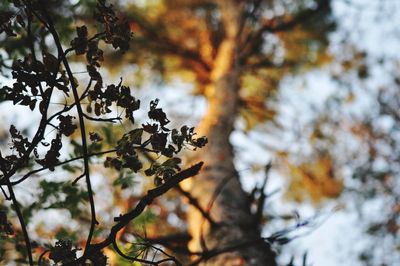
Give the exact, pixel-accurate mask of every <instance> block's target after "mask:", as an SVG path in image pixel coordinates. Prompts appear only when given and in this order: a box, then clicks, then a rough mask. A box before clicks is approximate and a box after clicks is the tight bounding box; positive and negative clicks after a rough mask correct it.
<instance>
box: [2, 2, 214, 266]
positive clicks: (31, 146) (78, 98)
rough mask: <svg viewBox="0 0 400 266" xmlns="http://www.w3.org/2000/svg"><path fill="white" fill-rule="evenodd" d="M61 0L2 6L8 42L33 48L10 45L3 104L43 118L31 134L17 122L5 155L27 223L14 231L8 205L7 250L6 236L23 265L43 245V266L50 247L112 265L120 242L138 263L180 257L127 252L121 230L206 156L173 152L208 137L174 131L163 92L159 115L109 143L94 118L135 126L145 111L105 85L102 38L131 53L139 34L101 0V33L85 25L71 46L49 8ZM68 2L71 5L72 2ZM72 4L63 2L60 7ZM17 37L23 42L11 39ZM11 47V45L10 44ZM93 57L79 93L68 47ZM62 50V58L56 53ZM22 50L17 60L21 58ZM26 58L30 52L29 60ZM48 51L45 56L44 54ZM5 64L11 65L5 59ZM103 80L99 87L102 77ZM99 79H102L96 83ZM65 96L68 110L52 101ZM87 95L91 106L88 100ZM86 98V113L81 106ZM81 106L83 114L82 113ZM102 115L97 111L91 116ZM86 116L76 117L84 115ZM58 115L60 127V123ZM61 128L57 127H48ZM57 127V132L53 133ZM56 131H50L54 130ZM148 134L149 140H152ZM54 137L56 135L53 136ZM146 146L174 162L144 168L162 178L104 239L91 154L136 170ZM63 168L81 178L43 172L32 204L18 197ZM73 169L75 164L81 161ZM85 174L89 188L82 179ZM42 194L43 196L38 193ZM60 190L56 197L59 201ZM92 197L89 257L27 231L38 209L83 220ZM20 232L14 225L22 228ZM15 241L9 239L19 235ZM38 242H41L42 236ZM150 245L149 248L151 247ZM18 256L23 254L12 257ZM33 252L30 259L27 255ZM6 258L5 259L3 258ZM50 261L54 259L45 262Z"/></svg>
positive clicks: (73, 260)
mask: <svg viewBox="0 0 400 266" xmlns="http://www.w3.org/2000/svg"><path fill="white" fill-rule="evenodd" d="M57 4H60V2H58V3H57V2H53V3H51V4H50V6H48V5H46V4H45V3H44V2H42V1H27V2H24V1H13V3H10V4H8V5H6V9H5V11H2V12H1V33H3V32H4V33H5V34H6V36H7V37H6V38H7V40H8V39H10V41H11V42H13V41H14V45H15V41H16V43H18V42H19V41H21V40H18V37H19V38H20V39H22V43H24V44H26V47H20V48H21V49H20V50H16V49H13V48H12V47H7V44H9V43H7V40H6V41H4V42H5V43H6V45H5V47H6V52H8V56H10V57H11V59H12V66H10V69H11V74H12V79H13V84H12V86H7V85H6V86H3V87H2V88H1V91H0V92H1V94H0V95H1V99H2V101H5V102H7V101H9V102H12V103H13V104H14V105H17V104H18V105H21V106H26V107H29V109H30V110H31V111H32V112H37V113H38V114H39V115H40V122H39V124H38V126H37V129H36V130H35V131H34V132H33V134H32V136H29V133H24V132H21V131H20V130H18V129H17V127H16V126H15V125H14V124H12V125H11V126H10V129H9V134H10V138H11V144H10V149H11V153H8V154H4V155H3V153H0V170H1V172H2V173H1V176H0V177H1V188H2V192H3V196H4V200H6V201H10V202H11V204H12V207H13V209H14V212H15V214H16V216H17V219H18V221H19V224H20V227H19V228H18V229H14V225H13V224H12V223H11V222H10V221H9V218H8V215H9V214H8V213H7V209H3V208H2V210H1V212H0V218H1V220H0V222H1V223H0V228H1V235H2V241H1V245H2V246H1V252H2V257H3V256H4V255H5V254H4V253H5V251H6V250H5V246H7V242H11V243H13V244H14V246H15V249H16V250H17V249H19V248H18V247H23V249H22V250H18V251H19V252H20V253H21V255H22V256H21V257H20V258H17V259H15V261H17V262H21V263H25V262H28V263H29V265H34V264H35V261H34V257H33V249H34V248H36V247H37V246H38V245H39V250H40V248H45V250H43V251H42V253H41V254H39V255H37V256H36V258H35V260H36V259H37V260H38V264H43V263H45V262H43V261H44V255H45V254H46V253H49V255H48V258H49V259H50V260H51V261H52V262H53V263H54V265H59V264H60V263H61V264H62V265H87V263H90V264H91V265H106V263H107V257H106V256H105V255H104V253H103V249H104V248H106V247H108V246H112V247H113V249H114V250H115V251H116V252H117V253H119V254H120V255H121V256H122V257H125V258H127V259H128V260H131V261H139V262H142V263H149V264H153V265H158V264H160V263H163V262H168V261H174V262H175V263H176V264H179V262H178V261H176V259H175V258H174V257H171V256H169V255H167V254H166V253H163V254H165V255H166V256H167V257H166V258H162V259H160V260H159V261H154V260H147V259H140V258H138V257H130V256H128V255H126V254H125V253H124V252H123V251H121V250H120V248H119V247H118V244H117V239H116V238H117V236H116V235H117V233H118V232H119V231H121V229H123V228H124V227H126V225H128V224H129V223H130V222H131V221H132V220H134V219H135V218H137V217H138V216H139V215H140V214H142V213H143V211H144V210H145V208H146V207H147V205H150V204H151V202H152V201H153V200H154V199H155V198H157V197H159V196H161V195H162V194H164V193H166V192H167V191H168V190H170V189H171V188H173V187H174V186H176V185H177V184H178V183H179V182H181V181H182V180H184V179H186V178H189V177H191V176H193V175H196V174H197V173H198V171H199V170H200V168H201V166H202V162H199V163H197V164H194V165H193V166H192V167H190V168H188V169H185V170H183V171H181V169H180V167H179V164H180V159H179V158H177V157H174V154H177V153H178V152H179V151H180V150H181V149H182V147H183V146H188V145H189V146H191V147H196V148H201V147H202V146H204V145H205V144H206V142H207V140H206V138H205V137H199V138H195V137H194V134H195V133H194V131H193V128H187V127H186V130H184V129H183V128H182V129H181V130H180V132H178V130H176V129H173V130H172V131H171V130H170V129H168V128H167V127H166V126H167V124H168V122H169V120H168V118H167V117H166V114H165V113H164V112H163V110H162V109H161V108H159V107H157V105H158V99H157V100H154V101H152V102H151V103H150V110H149V112H148V117H149V119H151V120H152V121H153V122H152V123H151V124H143V125H142V126H141V127H138V126H136V127H134V128H133V129H132V130H129V131H128V132H126V133H125V134H123V135H122V137H121V138H120V139H119V140H117V141H116V140H115V139H114V138H110V136H108V144H109V145H113V147H114V148H113V149H109V150H104V149H102V148H103V147H104V146H103V144H102V141H103V138H102V137H101V136H100V134H99V133H98V132H95V131H93V132H87V130H88V129H89V127H88V126H87V125H86V123H87V122H88V121H96V122H101V123H114V122H115V121H118V120H122V119H123V118H122V117H121V116H122V114H119V115H118V116H117V117H107V114H110V113H112V108H115V107H118V108H121V109H123V111H124V112H123V114H124V118H125V119H126V120H127V121H129V122H128V125H129V124H130V125H131V126H132V125H133V124H134V114H133V113H134V112H135V111H136V110H137V109H139V106H140V101H139V100H137V99H135V97H133V96H132V95H131V92H130V89H129V87H127V86H124V85H122V80H121V82H120V83H119V84H117V85H114V84H110V85H107V86H105V85H104V83H103V79H102V76H101V74H100V73H99V71H98V69H99V68H100V64H101V62H102V61H103V51H102V50H101V49H100V48H99V43H100V42H101V41H102V42H104V43H106V44H109V45H112V46H113V48H115V49H119V50H121V51H126V50H127V49H128V48H129V41H130V39H131V32H130V29H129V26H128V24H127V23H126V21H124V20H121V19H120V18H118V17H117V16H116V15H115V12H114V10H113V9H112V7H111V6H109V5H107V4H106V3H105V2H104V1H99V2H98V3H97V4H96V6H95V12H94V19H95V20H96V21H97V23H98V27H99V28H98V29H99V30H98V31H97V32H95V33H94V34H93V35H89V32H88V29H87V27H86V26H80V27H77V28H76V34H77V35H76V37H75V38H74V39H73V40H72V41H71V43H70V47H69V48H67V49H65V48H64V47H63V46H62V42H61V39H60V33H61V31H60V30H59V29H57V26H58V25H59V24H58V23H60V22H62V21H57V23H56V22H55V21H56V20H57V12H55V13H51V12H50V11H51V10H54V9H55V8H56V7H57V8H59V7H60V6H58V5H57ZM67 7H68V5H67V6H66V8H67ZM63 8H64V6H63V5H61V11H66V10H68V9H65V10H63ZM13 37H17V40H15V39H13ZM48 38H51V40H52V43H51V45H48V44H47V43H46V40H47V39H48ZM7 48H8V49H7ZM72 52H74V53H75V55H77V56H80V55H85V56H86V64H87V73H88V75H89V81H88V83H87V85H86V87H85V89H83V91H80V89H81V88H80V87H79V86H80V85H79V83H78V80H77V79H76V78H75V77H74V73H73V70H72V68H71V62H70V61H69V58H68V57H69V54H70V53H72ZM53 53H55V55H54V54H53ZM15 55H17V56H18V57H16V58H13V56H15ZM21 57H22V58H21ZM40 57H42V59H39V58H40ZM3 63H4V65H3V66H6V67H7V66H8V65H7V63H8V62H7V61H4V62H3ZM94 83H95V84H94ZM93 84H94V85H93ZM57 98H61V99H64V102H63V104H62V105H61V108H54V107H53V106H51V103H52V101H53V100H54V99H57ZM85 101H88V103H85ZM83 104H86V106H87V107H86V110H84V109H83V107H82V106H83ZM74 109H75V110H76V113H75V114H74ZM93 112H94V116H92V115H91V113H93ZM76 117H77V120H78V122H77V123H75V122H74V120H75V119H76ZM57 121H58V124H57V125H55V124H56V123H57ZM50 126H51V127H52V128H53V130H49V127H50ZM52 131H55V133H53V134H52ZM75 131H79V135H80V142H79V143H78V142H73V141H71V144H72V145H74V151H73V152H72V156H70V158H68V159H66V160H64V161H63V160H61V158H62V155H61V153H62V152H63V151H62V147H63V145H64V143H63V142H65V139H66V137H70V136H71V135H73V134H74V132H75ZM49 135H50V136H49ZM146 137H147V139H146V140H145V138H146ZM47 141H49V142H47ZM138 151H142V152H144V153H150V152H154V153H157V154H162V155H163V156H164V157H165V158H167V159H166V160H164V162H162V163H158V164H156V163H154V164H152V165H151V167H150V168H149V169H147V170H146V171H145V173H146V175H148V176H154V182H155V184H156V186H157V187H156V188H153V189H151V190H149V191H148V192H147V194H146V195H145V196H143V197H142V198H141V199H140V200H139V201H138V203H137V205H136V207H133V208H132V207H131V208H130V210H129V211H127V212H126V213H123V214H120V215H119V216H118V217H115V218H114V221H115V223H114V225H113V226H112V227H111V228H110V229H109V230H107V231H108V233H107V235H106V237H104V238H103V240H102V241H96V242H95V243H94V242H93V239H94V238H95V237H96V233H98V232H99V231H98V230H96V226H97V225H98V224H99V222H98V220H97V219H98V216H97V214H96V202H95V196H94V194H95V192H96V191H94V190H93V185H92V179H91V173H92V171H91V168H90V165H91V164H92V160H93V157H97V156H101V155H105V154H107V155H111V154H114V155H113V156H108V157H106V159H105V161H104V166H105V167H106V168H114V169H116V170H118V171H121V172H122V171H123V170H124V169H125V170H130V171H132V172H137V171H139V170H140V169H142V167H143V164H142V163H141V161H140V160H139V157H138ZM75 161H81V163H82V165H83V166H82V165H80V166H73V165H72V162H75ZM38 166H40V167H38ZM61 166H64V167H65V170H67V171H69V172H72V173H76V172H78V173H79V176H78V177H76V178H75V179H74V180H72V181H71V180H69V181H68V180H67V181H65V180H64V181H60V180H57V178H54V177H53V178H54V179H52V180H50V181H49V180H46V179H42V180H41V181H40V182H39V187H40V190H41V191H40V192H41V193H40V194H37V195H34V197H33V198H30V199H29V200H28V203H27V204H24V205H22V204H21V196H20V195H18V194H17V192H16V187H17V186H19V185H20V184H23V183H26V182H27V181H29V180H30V179H32V176H33V175H35V174H37V173H40V172H42V171H45V170H49V171H51V172H53V171H55V170H56V168H60V167H61ZM74 167H75V168H74ZM83 180H84V181H85V185H84V186H83V187H82V186H80V185H79V183H80V182H82V181H83ZM35 197H36V198H35ZM52 197H55V200H54V198H53V199H52ZM82 201H84V202H88V205H89V209H90V212H89V213H85V214H84V215H83V217H85V216H86V219H88V220H89V225H90V226H89V229H88V230H87V237H86V239H85V241H84V243H83V247H84V248H83V254H82V255H81V256H78V255H77V251H78V250H79V249H80V248H79V247H75V246H74V245H73V244H72V242H71V240H70V239H62V238H59V239H58V240H57V242H56V243H55V245H47V247H46V245H44V246H42V247H40V244H38V243H37V242H34V241H32V239H31V236H30V233H29V232H28V226H29V220H30V219H31V218H32V214H33V213H34V212H35V211H36V210H41V209H47V208H65V209H67V210H68V211H69V212H70V213H71V215H72V216H73V217H74V216H75V217H81V218H82V215H81V211H82V210H81V206H79V203H80V202H82ZM14 230H16V231H14ZM14 234H15V237H14V238H9V236H13V235H14ZM39 241H40V240H39ZM150 247H151V245H150V246H147V247H146V249H147V248H150ZM14 255H15V254H14ZM26 259H27V261H26ZM2 260H3V259H2ZM46 262H47V260H46Z"/></svg>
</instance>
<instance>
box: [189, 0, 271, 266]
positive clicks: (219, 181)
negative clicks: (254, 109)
mask: <svg viewBox="0 0 400 266" xmlns="http://www.w3.org/2000/svg"><path fill="white" fill-rule="evenodd" d="M243 8H244V3H243V1H235V0H231V1H220V10H221V16H222V19H223V21H224V28H225V39H224V40H223V41H222V43H221V44H220V46H219V48H218V52H217V55H216V57H215V61H214V65H213V69H212V72H211V77H210V80H211V82H210V84H209V85H208V87H207V88H206V91H205V94H206V98H207V100H208V111H207V113H206V115H205V116H204V118H203V120H202V122H201V123H200V125H199V127H198V129H197V132H198V135H199V136H203V135H205V136H207V137H208V140H209V143H208V144H207V146H206V147H205V148H203V149H200V150H198V151H197V152H195V155H194V156H195V157H193V158H191V159H190V161H193V160H195V161H200V160H201V161H204V163H205V164H204V167H203V169H202V171H201V173H200V174H199V175H198V176H196V177H194V178H193V179H192V180H191V181H190V183H188V182H187V183H186V184H184V187H185V188H186V189H189V191H190V193H191V195H192V196H193V197H194V198H196V199H197V200H198V202H199V204H200V206H201V207H202V209H203V210H206V211H209V214H210V216H211V219H212V220H213V221H215V224H210V223H209V222H208V221H207V220H206V219H205V218H204V217H203V215H202V214H201V213H200V212H199V211H198V210H197V209H196V208H194V207H190V210H189V213H188V227H189V232H190V234H191V235H192V237H193V240H192V241H191V243H190V246H189V248H190V249H191V251H203V252H204V251H211V250H215V249H217V250H223V249H230V247H232V250H233V251H232V250H231V251H230V252H224V253H221V254H219V255H217V256H213V257H212V258H210V259H208V260H204V261H203V262H202V263H203V264H202V265H218V266H220V265H257V266H260V265H265V266H269V265H271V266H273V265H276V263H275V256H274V254H273V252H272V251H271V249H270V247H269V245H268V244H266V243H264V242H263V241H259V239H260V228H259V225H258V224H256V221H255V219H254V217H253V216H252V215H251V213H250V206H249V203H248V197H247V196H246V193H245V192H244V191H243V189H242V186H241V184H240V181H239V176H238V173H237V172H236V170H235V167H234V164H233V157H234V154H233V149H232V145H231V144H230V141H229V136H230V134H231V133H232V131H233V128H234V122H235V119H236V116H237V114H238V108H239V101H238V100H239V88H240V74H241V67H240V65H239V63H238V60H237V47H238V39H239V38H238V35H239V32H240V21H241V19H242V12H243Z"/></svg>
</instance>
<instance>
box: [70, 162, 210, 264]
mask: <svg viewBox="0 0 400 266" xmlns="http://www.w3.org/2000/svg"><path fill="white" fill-rule="evenodd" d="M202 166H203V162H200V163H197V164H195V165H193V166H191V167H189V168H188V169H185V170H183V171H181V172H179V173H177V174H175V175H174V176H173V177H172V178H171V179H169V180H168V181H167V182H165V183H164V184H162V185H161V186H159V187H157V188H154V189H151V190H149V191H148V192H147V195H146V196H144V197H143V198H142V199H141V200H140V201H139V203H138V204H137V205H136V207H135V208H134V209H133V210H131V211H130V212H128V213H126V214H124V215H121V216H119V217H115V218H114V221H116V222H117V224H115V225H114V226H113V227H112V228H111V230H110V233H109V235H108V237H107V238H106V239H105V240H103V241H102V242H100V243H97V244H91V245H90V246H89V248H88V250H87V252H86V254H84V255H83V256H82V257H81V258H79V259H78V260H81V261H84V259H85V255H86V256H87V255H89V254H92V253H94V252H96V251H99V250H101V249H103V248H105V247H107V246H109V245H111V244H112V243H113V242H114V241H115V237H116V235H117V233H118V232H119V231H120V230H121V229H122V228H123V227H125V226H126V225H127V224H129V223H130V222H131V221H132V220H133V219H135V218H136V217H138V216H139V215H140V214H141V213H142V212H143V211H144V209H145V208H146V207H147V206H148V205H150V204H151V203H152V202H153V200H154V199H155V198H157V197H159V196H161V195H163V194H165V193H166V192H167V191H169V190H170V189H171V188H173V187H175V186H176V185H177V184H179V183H180V182H181V181H183V180H185V179H187V178H189V177H192V176H195V175H197V174H198V172H199V171H200V169H201V167H202Z"/></svg>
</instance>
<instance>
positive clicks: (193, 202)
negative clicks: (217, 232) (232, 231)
mask: <svg viewBox="0 0 400 266" xmlns="http://www.w3.org/2000/svg"><path fill="white" fill-rule="evenodd" d="M175 189H176V190H178V191H179V193H181V194H182V195H183V196H185V197H186V198H187V199H188V200H189V203H190V204H191V205H193V207H195V208H196V209H197V210H198V211H199V212H200V213H201V214H202V215H203V217H204V218H205V219H206V220H207V221H208V222H209V223H210V224H211V225H212V226H213V225H216V224H217V223H216V222H215V221H214V220H213V219H212V218H211V216H210V213H209V212H207V211H205V210H204V209H203V208H202V207H201V206H200V204H199V202H198V201H197V199H196V198H194V197H193V196H192V195H191V194H190V193H189V192H187V191H185V190H184V189H183V188H182V187H181V186H180V185H179V184H178V185H177V186H176V187H175Z"/></svg>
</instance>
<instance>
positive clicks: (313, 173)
mask: <svg viewBox="0 0 400 266" xmlns="http://www.w3.org/2000/svg"><path fill="white" fill-rule="evenodd" d="M285 162H286V165H287V168H288V170H289V175H290V179H291V180H290V184H289V187H288V190H287V193H286V196H287V197H288V198H291V199H294V200H296V201H299V202H300V201H304V200H305V199H306V198H307V197H309V198H311V200H312V202H314V203H320V202H321V200H323V199H325V198H337V197H338V196H339V195H340V194H341V192H342V191H343V181H342V179H341V178H339V177H336V176H335V173H334V166H333V162H332V159H331V158H330V157H329V156H327V155H323V156H322V157H320V158H318V159H317V160H316V161H315V162H310V163H302V164H300V165H298V166H297V165H294V164H291V163H290V162H288V161H287V160H285Z"/></svg>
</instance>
